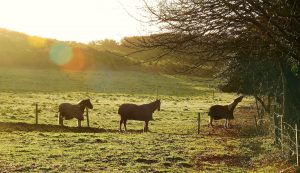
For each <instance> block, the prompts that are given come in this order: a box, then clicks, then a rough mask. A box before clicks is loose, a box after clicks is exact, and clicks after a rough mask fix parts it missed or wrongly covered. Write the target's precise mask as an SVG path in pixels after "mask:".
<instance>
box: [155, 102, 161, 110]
mask: <svg viewBox="0 0 300 173" xmlns="http://www.w3.org/2000/svg"><path fill="white" fill-rule="evenodd" d="M155 102H156V107H157V110H158V111H160V99H158V100H156V101H155Z"/></svg>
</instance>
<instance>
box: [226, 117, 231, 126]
mask: <svg viewBox="0 0 300 173" xmlns="http://www.w3.org/2000/svg"><path fill="white" fill-rule="evenodd" d="M230 126H231V125H230V120H229V119H228V120H227V127H228V128H230Z"/></svg>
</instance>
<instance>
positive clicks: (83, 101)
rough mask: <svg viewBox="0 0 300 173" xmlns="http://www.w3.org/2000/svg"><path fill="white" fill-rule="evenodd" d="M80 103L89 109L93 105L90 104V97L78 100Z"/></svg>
mask: <svg viewBox="0 0 300 173" xmlns="http://www.w3.org/2000/svg"><path fill="white" fill-rule="evenodd" d="M80 104H82V105H83V106H84V107H87V108H89V109H93V105H92V103H91V100H90V99H86V100H82V101H81V102H80Z"/></svg>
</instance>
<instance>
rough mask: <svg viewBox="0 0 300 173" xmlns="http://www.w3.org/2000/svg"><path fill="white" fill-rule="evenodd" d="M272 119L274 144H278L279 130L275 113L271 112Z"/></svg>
mask: <svg viewBox="0 0 300 173" xmlns="http://www.w3.org/2000/svg"><path fill="white" fill-rule="evenodd" d="M273 119H274V133H275V144H279V141H278V138H279V130H278V120H277V116H276V113H275V112H273Z"/></svg>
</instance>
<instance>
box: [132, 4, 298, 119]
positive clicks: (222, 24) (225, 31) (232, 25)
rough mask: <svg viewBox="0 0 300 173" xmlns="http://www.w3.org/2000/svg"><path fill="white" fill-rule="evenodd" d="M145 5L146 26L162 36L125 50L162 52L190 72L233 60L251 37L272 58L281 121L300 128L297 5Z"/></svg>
mask: <svg viewBox="0 0 300 173" xmlns="http://www.w3.org/2000/svg"><path fill="white" fill-rule="evenodd" d="M144 3H145V9H146V10H147V11H148V12H149V14H150V16H151V18H150V20H149V22H150V23H152V24H153V25H157V26H160V28H161V33H159V34H154V35H151V36H149V37H146V38H145V37H142V38H141V39H139V40H136V41H135V42H130V45H133V46H135V47H139V48H140V49H155V48H159V49H162V50H165V52H167V53H168V54H172V55H174V56H175V57H177V59H174V60H176V61H183V62H192V63H190V64H192V65H191V66H189V69H194V68H197V67H199V66H201V65H202V64H203V63H206V62H214V61H218V62H226V61H229V60H232V58H236V57H237V56H236V55H237V53H238V52H239V51H242V50H243V49H245V48H247V46H250V47H251V45H252V44H256V43H255V42H253V40H254V39H253V37H257V38H259V39H258V40H261V41H262V42H264V43H268V49H267V50H266V49H262V50H263V51H264V52H270V54H271V55H274V57H272V59H273V61H274V62H275V64H277V66H276V67H278V68H279V70H280V72H281V76H282V79H281V82H282V92H283V93H284V94H283V96H284V97H283V105H284V107H285V110H284V114H285V118H286V119H287V120H290V121H297V122H300V118H298V117H297V116H295V115H296V114H298V113H300V79H299V76H298V75H297V73H293V71H292V70H291V69H293V68H294V69H298V68H299V63H300V38H299V37H300V2H299V1H298V0H277V1H270V0H242V1H241V0H157V1H155V3H153V1H147V0H144ZM258 49H259V48H258ZM253 51H256V52H258V53H260V52H261V51H260V50H253ZM182 55H184V56H182ZM162 57H163V56H161V57H159V58H162ZM178 57H179V58H178ZM261 57H262V58H264V57H263V56H261ZM249 58H251V57H249ZM268 58H269V56H268ZM262 62H264V61H262ZM262 67H263V64H262Z"/></svg>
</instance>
